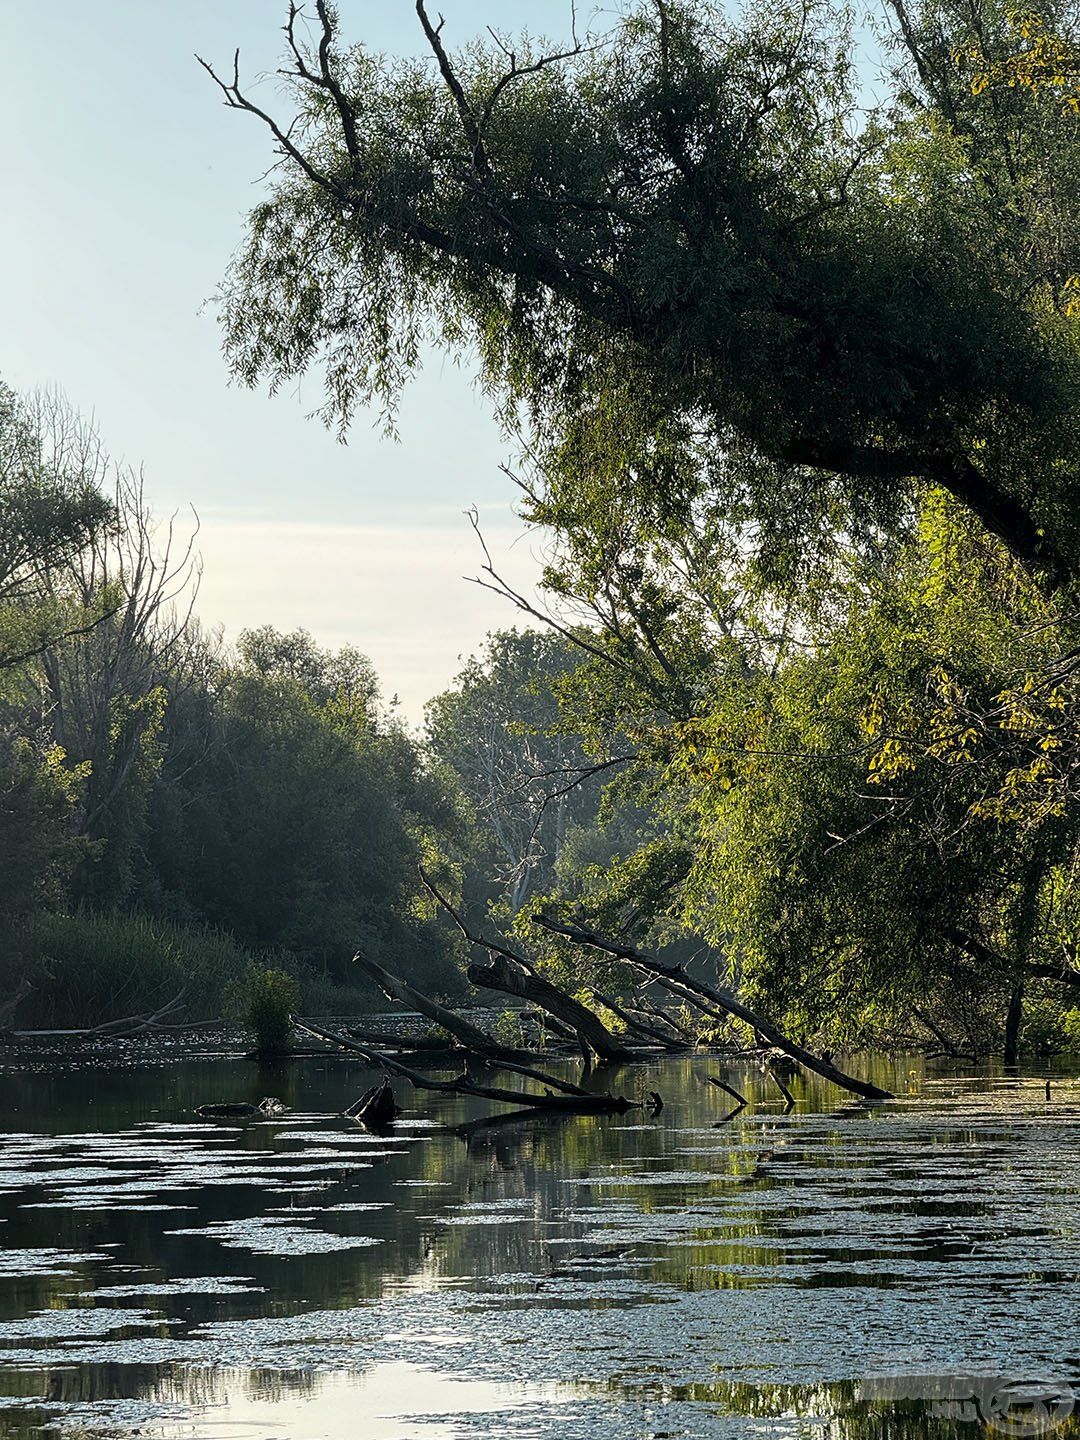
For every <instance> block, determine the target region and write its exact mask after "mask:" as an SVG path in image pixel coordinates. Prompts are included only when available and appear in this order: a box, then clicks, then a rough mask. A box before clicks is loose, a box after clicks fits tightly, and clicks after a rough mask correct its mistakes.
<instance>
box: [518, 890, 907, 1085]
mask: <svg viewBox="0 0 1080 1440" xmlns="http://www.w3.org/2000/svg"><path fill="white" fill-rule="evenodd" d="M534 921H535V923H536V924H537V925H539V926H541V927H542V928H543V929H544V930H548V931H550V932H551V933H552V934H553V935H562V936H563V938H564V939H566V940H569V941H570V943H571V944H572V945H582V946H586V947H587V948H589V949H593V950H600V951H602V952H603V953H604V954H605V955H613V956H615V957H616V959H619V960H625V961H626V963H627V964H629V965H632V966H633V967H634V968H635V969H636V970H638V971H639V972H641V973H643V974H646V975H651V976H653V977H654V978H655V979H657V980H660V981H662V982H663V983H664V984H665V985H667V987H668V988H669V989H670V990H671V991H672V993H673V994H676V995H683V996H694V997H700V998H702V999H704V1000H705V1001H707V1002H709V1003H710V1004H711V1005H714V1006H716V1007H718V1008H719V1009H720V1010H722V1011H724V1012H725V1013H726V1014H727V1015H730V1016H734V1017H735V1019H737V1020H742V1021H744V1022H745V1023H746V1024H747V1025H751V1026H753V1028H754V1029H755V1030H756V1031H758V1032H759V1033H760V1034H761V1035H763V1036H764V1037H765V1039H766V1040H768V1042H769V1043H770V1044H771V1045H775V1046H776V1048H777V1049H778V1050H782V1051H783V1052H784V1054H785V1055H790V1056H791V1058H792V1060H794V1061H796V1062H797V1063H798V1064H799V1065H802V1066H803V1067H804V1068H805V1069H807V1070H812V1071H813V1072H814V1074H815V1075H820V1076H821V1077H822V1079H824V1080H828V1081H830V1082H831V1083H832V1084H834V1085H839V1086H840V1087H841V1088H842V1089H844V1090H848V1091H850V1092H851V1094H853V1095H861V1096H862V1097H863V1098H864V1099H866V1100H891V1099H893V1098H894V1097H893V1095H892V1092H891V1091H889V1090H882V1089H881V1087H880V1086H878V1085H872V1084H871V1083H870V1082H869V1081H867V1080H859V1079H857V1078H856V1077H855V1076H853V1075H847V1074H845V1072H844V1071H843V1070H840V1069H838V1068H837V1067H836V1066H835V1065H834V1064H833V1063H832V1061H831V1060H827V1059H825V1058H824V1057H822V1056H819V1055H813V1054H811V1052H810V1051H809V1050H804V1049H803V1047H802V1046H801V1045H798V1044H797V1043H796V1042H795V1041H794V1040H790V1039H789V1038H788V1037H787V1036H786V1035H785V1034H783V1032H782V1031H780V1030H778V1029H777V1028H776V1026H775V1025H773V1024H771V1023H770V1022H769V1021H768V1020H766V1019H765V1018H764V1017H763V1016H761V1015H758V1014H757V1013H756V1012H755V1011H753V1010H751V1009H749V1008H748V1007H747V1006H746V1005H744V1004H743V1003H742V1002H741V1001H740V1000H736V999H735V997H734V995H730V994H727V993H726V992H725V991H722V990H716V989H714V988H713V987H712V986H711V985H706V984H704V983H703V982H702V981H700V980H696V979H694V977H693V976H692V975H690V974H688V973H687V971H686V969H685V968H684V967H683V966H682V965H668V964H667V963H666V962H665V961H663V960H660V959H658V958H657V957H656V956H654V955H647V954H645V953H644V952H643V951H641V950H637V949H635V948H634V947H633V946H631V945H620V944H618V943H617V942H615V941H612V940H606V939H605V938H604V937H603V936H602V935H597V934H595V933H594V932H593V931H591V930H585V929H582V928H581V927H579V926H577V925H563V924H561V923H560V922H558V921H556V920H552V919H550V918H548V917H547V916H544V915H537V916H535V917H534Z"/></svg>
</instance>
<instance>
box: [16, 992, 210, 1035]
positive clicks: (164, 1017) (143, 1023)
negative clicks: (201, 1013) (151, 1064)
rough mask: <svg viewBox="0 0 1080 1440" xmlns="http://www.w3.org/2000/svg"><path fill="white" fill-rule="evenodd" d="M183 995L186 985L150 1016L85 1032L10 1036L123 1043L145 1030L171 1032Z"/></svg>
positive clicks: (21, 1032) (130, 1017)
mask: <svg viewBox="0 0 1080 1440" xmlns="http://www.w3.org/2000/svg"><path fill="white" fill-rule="evenodd" d="M186 994H187V986H186V985H185V986H184V987H183V988H182V989H181V990H179V991H178V992H177V994H176V995H174V996H173V998H172V999H171V1000H169V1001H167V1002H166V1003H165V1004H164V1005H162V1006H160V1007H159V1008H158V1009H157V1010H154V1011H151V1012H150V1013H149V1014H144V1015H127V1016H125V1017H124V1018H123V1019H122V1020H106V1021H105V1022H104V1024H101V1025H94V1026H91V1027H90V1028H88V1029H84V1030H12V1031H10V1032H9V1033H10V1034H11V1036H12V1038H13V1039H15V1040H53V1039H55V1040H122V1039H127V1038H129V1037H130V1036H132V1035H141V1034H144V1033H145V1032H146V1031H148V1030H172V1029H175V1028H177V1027H176V1026H174V1025H170V1024H168V1023H166V1022H168V1021H169V1019H170V1017H171V1016H173V1015H175V1014H176V1013H177V1011H178V1010H181V1009H182V1008H183V1005H184V996H185V995H186Z"/></svg>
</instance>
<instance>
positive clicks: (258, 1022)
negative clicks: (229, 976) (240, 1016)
mask: <svg viewBox="0 0 1080 1440" xmlns="http://www.w3.org/2000/svg"><path fill="white" fill-rule="evenodd" d="M244 983H245V989H246V991H247V1005H246V1010H245V1016H244V1018H245V1021H246V1023H247V1026H248V1029H249V1030H250V1031H251V1033H252V1035H253V1036H254V1037H255V1049H256V1051H257V1053H258V1054H260V1055H284V1054H287V1052H288V1049H289V1040H290V1037H291V1035H292V1019H291V1017H292V1016H293V1014H295V1012H296V1010H297V1009H298V1008H299V1005H300V987H299V985H297V983H296V981H295V980H294V979H293V977H292V976H291V975H288V974H286V972H285V971H284V970H262V969H257V968H252V969H251V970H250V971H249V972H248V974H247V976H246V977H245V982H244Z"/></svg>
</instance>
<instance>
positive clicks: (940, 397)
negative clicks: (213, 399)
mask: <svg viewBox="0 0 1080 1440" xmlns="http://www.w3.org/2000/svg"><path fill="white" fill-rule="evenodd" d="M416 9H417V16H418V21H419V27H420V28H419V31H418V37H419V38H420V39H421V40H422V41H423V42H424V43H425V44H426V47H427V52H428V58H427V60H426V62H425V61H424V60H408V61H399V60H392V59H387V58H385V57H382V56H379V55H377V54H374V53H372V52H371V51H370V50H369V49H367V48H366V47H365V46H364V45H363V44H361V43H357V44H353V45H347V44H345V43H344V42H343V40H342V37H341V28H340V24H339V21H338V18H337V16H336V13H335V11H334V9H333V7H331V6H329V5H328V4H326V3H324V0H319V3H318V4H317V5H316V10H317V21H316V23H315V26H314V29H315V35H314V38H313V39H310V40H309V39H307V38H305V36H306V31H305V29H304V17H303V15H302V13H301V10H300V8H299V7H297V6H296V5H293V6H292V7H291V8H290V11H289V15H288V22H287V27H286V32H287V38H288V49H287V55H286V68H285V72H284V73H285V74H286V76H287V80H288V87H289V92H290V95H291V99H292V104H293V109H294V112H295V113H294V114H290V115H287V116H284V117H282V118H278V117H276V116H274V115H272V114H271V113H270V112H268V111H267V110H265V109H263V108H262V107H261V106H260V105H258V104H257V103H256V102H255V100H253V99H252V98H251V96H250V94H249V92H248V91H247V90H246V89H245V88H244V86H243V82H242V80H241V76H240V71H239V66H237V68H236V70H235V71H234V73H233V74H231V75H230V76H228V77H226V78H224V79H219V84H220V85H221V89H222V91H223V92H224V95H225V98H226V100H227V102H228V104H229V105H231V106H233V107H236V108H239V109H243V110H247V111H250V112H252V113H254V114H255V115H256V116H258V117H259V118H260V119H261V120H262V121H263V122H265V123H266V124H267V125H268V126H269V127H270V129H271V131H272V133H273V136H274V138H275V143H276V146H277V149H278V152H279V155H280V165H279V166H278V169H277V180H276V184H275V187H274V190H273V193H272V195H271V196H270V198H269V199H268V200H267V201H265V202H264V203H262V204H261V205H259V206H258V207H257V208H256V209H255V210H254V212H253V213H252V215H251V217H250V222H249V226H248V237H247V241H246V244H245V245H244V247H243V248H242V249H241V251H240V252H239V254H238V256H237V258H236V260H235V262H234V264H233V266H232V268H231V270H230V272H229V275H228V277H227V279H226V281H225V284H224V287H223V290H222V294H221V310H222V317H223V323H224V326H225V338H226V348H227V351H228V354H229V357H230V360H231V363H232V366H233V368H234V370H235V372H236V373H237V374H238V375H240V376H241V377H242V378H244V379H245V380H247V381H248V382H250V383H255V382H257V381H259V380H262V379H268V380H269V381H270V382H271V383H272V384H281V383H283V382H284V381H286V380H288V379H289V378H290V377H293V376H295V375H297V374H300V373H302V372H303V371H305V370H306V369H307V368H308V367H309V366H311V365H312V364H316V363H318V364H322V365H323V366H325V373H326V386H327V400H326V414H327V415H328V417H331V418H336V419H337V420H339V421H341V422H344V421H345V420H347V418H348V417H349V415H350V414H351V413H352V411H353V409H354V407H355V406H357V405H361V404H368V403H369V402H371V401H373V400H375V401H377V402H378V403H380V404H381V405H382V407H383V408H384V410H385V411H387V412H392V410H393V405H394V402H395V399H396V396H397V394H398V392H399V390H400V387H401V385H402V384H403V383H404V381H405V379H406V378H407V376H408V375H409V373H410V372H411V371H413V370H414V369H415V368H416V366H417V364H418V363H419V361H420V358H421V355H422V352H423V349H424V346H425V344H426V343H427V342H428V341H429V340H432V339H434V340H437V341H439V342H441V343H443V344H446V345H448V346H450V347H452V348H454V349H456V350H461V349H463V348H469V347H475V349H476V350H477V351H478V353H479V356H480V361H481V365H482V370H483V375H484V377H485V380H486V383H487V385H488V387H489V390H490V392H491V394H492V395H493V397H494V398H495V399H496V401H497V403H498V404H499V406H500V409H501V411H502V414H503V416H504V418H505V419H506V420H507V422H508V423H509V424H511V425H512V426H514V427H524V429H525V431H526V432H527V437H526V443H527V451H528V455H529V458H530V461H531V463H532V464H533V465H534V467H535V470H536V473H537V474H538V475H539V476H540V477H542V481H543V484H544V485H545V487H546V488H547V489H548V491H549V492H558V491H559V490H560V488H562V489H566V488H572V487H573V486H574V485H575V484H576V483H577V482H578V481H579V479H580V477H581V476H582V475H585V474H587V475H589V476H591V477H592V478H593V479H595V478H596V476H597V475H599V474H609V475H611V476H612V477H613V478H614V479H615V480H616V481H617V483H618V484H619V486H620V487H621V488H622V489H623V490H624V491H626V492H630V493H632V492H633V491H634V490H635V488H636V487H637V488H642V489H645V490H649V491H654V492H659V493H660V494H662V495H664V496H665V497H666V498H667V500H668V503H669V504H670V506H671V507H672V509H673V510H681V511H682V512H683V513H685V512H686V511H687V509H688V508H689V507H691V506H692V505H693V504H694V503H695V502H697V501H699V500H701V499H702V497H704V498H705V500H706V501H707V503H709V504H710V505H712V506H715V507H719V508H720V509H721V510H722V511H723V512H724V513H725V514H733V513H738V514H740V515H744V516H746V517H747V518H748V519H750V520H751V521H752V522H753V524H754V526H755V527H756V531H757V534H758V536H759V539H760V541H761V543H762V544H763V545H765V546H766V547H767V546H768V545H769V544H771V543H772V542H773V541H774V539H775V537H776V536H777V534H778V533H781V534H786V535H787V536H789V537H794V538H795V539H796V540H801V541H805V540H807V539H810V540H814V539H816V537H817V535H818V534H819V532H820V531H821V530H822V529H823V528H824V529H835V527H836V526H837V525H842V526H844V527H847V528H860V527H865V526H867V525H886V526H895V525H896V524H897V523H898V522H899V520H900V519H901V518H902V517H904V516H905V515H910V512H911V507H912V495H913V488H912V487H913V483H914V482H919V483H922V484H932V485H936V486H939V487H942V488H944V489H946V490H947V491H949V492H950V493H951V494H953V495H954V496H955V497H956V498H957V499H958V500H959V501H960V502H961V503H962V504H963V505H965V506H966V507H967V508H969V509H970V510H972V511H973V512H974V513H975V514H976V515H977V516H978V517H979V518H980V520H981V521H982V522H983V523H984V524H985V525H986V526H987V527H988V528H989V529H991V530H992V531H993V532H995V533H996V534H997V535H999V536H1000V537H1001V538H1002V539H1003V540H1004V541H1005V542H1006V544H1007V545H1008V546H1009V547H1010V549H1011V550H1012V552H1013V553H1014V554H1015V555H1016V556H1018V557H1019V558H1020V559H1021V560H1023V561H1024V563H1025V564H1027V565H1028V566H1029V567H1030V568H1032V569H1033V570H1034V571H1035V572H1036V573H1038V574H1039V575H1040V576H1041V577H1042V579H1043V581H1044V583H1046V584H1049V585H1051V586H1057V585H1061V584H1065V583H1067V582H1070V581H1071V580H1072V579H1073V577H1074V576H1075V571H1076V565H1077V559H1078V546H1080V532H1078V528H1077V515H1078V513H1080V506H1078V500H1080V496H1078V493H1077V464H1078V458H1080V447H1078V428H1077V427H1078V420H1077V416H1078V414H1080V407H1078V405H1077V395H1078V377H1080V368H1078V367H1080V357H1078V354H1077V328H1078V327H1077V317H1076V310H1077V305H1076V295H1077V288H1076V287H1077V284H1078V283H1080V282H1078V281H1077V272H1078V271H1080V256H1078V254H1077V250H1078V246H1080V241H1078V240H1077V236H1078V235H1080V225H1078V224H1077V220H1078V219H1080V215H1078V213H1077V212H1078V207H1080V200H1078V196H1080V185H1078V184H1077V179H1078V158H1077V156H1078V147H1077V141H1076V126H1077V123H1078V117H1077V113H1076V104H1075V93H1076V83H1077V64H1076V51H1077V33H1078V32H1077V17H1076V15H1075V13H1074V11H1073V10H1071V9H1065V8H1063V7H1060V6H1049V7H1047V8H1045V9H1044V10H1042V11H1040V12H1039V13H1038V15H1034V14H1033V15H1031V16H1028V17H1027V18H1026V19H1023V18H1022V17H1021V18H1020V19H1018V18H1017V15H1016V13H1015V12H1014V11H1012V10H1011V9H1010V8H1009V7H1008V5H1007V4H1004V3H1000V0H979V3H978V4H976V5H975V6H970V7H969V6H967V5H960V4H957V3H955V0H925V4H923V5H922V6H921V7H919V8H917V9H915V10H910V9H908V8H906V5H905V3H904V0H893V8H892V10H891V11H890V15H891V32H890V37H889V38H890V39H891V42H892V44H891V50H890V54H891V56H892V62H891V65H890V69H889V77H888V94H887V97H886V98H885V100H883V101H882V102H881V103H880V104H878V105H876V106H874V107H872V108H871V107H868V106H867V105H866V104H865V102H864V99H863V96H862V92H861V87H860V79H861V77H862V76H863V75H864V72H865V69H866V67H867V65H868V64H869V63H871V61H872V58H873V57H871V56H868V55H867V54H865V53H863V54H860V52H859V50H858V48H857V46H856V44H855V42H854V40H853V37H852V34H851V30H850V25H849V22H848V17H847V13H846V11H844V10H842V9H840V8H837V7H832V6H830V5H829V4H827V3H823V0H804V3H803V4H802V5H793V4H791V3H788V0H772V3H770V4H768V5H766V6H764V7H761V6H757V7H754V8H753V9H752V10H748V11H747V12H746V14H745V15H744V16H743V17H742V18H741V19H738V20H733V19H731V18H729V16H728V15H727V14H726V13H725V12H723V11H722V10H721V9H720V8H719V7H716V6H713V5H711V4H685V3H678V0H648V3H638V4H631V5H629V6H628V7H627V8H625V9H624V10H623V12H622V13H621V15H620V17H619V19H618V21H617V23H616V24H615V25H614V27H613V28H612V30H611V31H609V32H608V33H606V34H604V35H600V36H590V37H580V38H572V39H571V41H570V42H569V43H568V44H567V45H565V46H563V47H561V48H555V49H549V48H545V47H543V46H541V45H540V44H539V43H538V42H534V41H532V40H529V39H527V38H522V39H520V40H516V41H515V40H511V39H509V38H508V37H505V36H500V35H497V34H493V35H492V36H491V37H490V38H489V39H487V40H484V41H476V42H473V43H471V44H468V45H465V46H462V47H458V48H456V49H453V50H451V48H450V45H449V40H448V38H447V36H446V33H445V27H444V26H443V25H442V23H441V22H440V23H438V24H436V23H434V22H433V21H432V19H431V17H430V15H429V14H428V11H427V9H426V7H425V4H424V3H423V0H418V3H417V7H416ZM208 68H209V67H208ZM212 73H213V72H212Z"/></svg>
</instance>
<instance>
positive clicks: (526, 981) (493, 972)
mask: <svg viewBox="0 0 1080 1440" xmlns="http://www.w3.org/2000/svg"><path fill="white" fill-rule="evenodd" d="M420 878H421V880H422V881H423V883H424V886H425V888H426V889H427V891H428V893H429V894H430V895H431V896H432V897H433V898H434V899H435V901H436V902H437V903H438V904H439V905H441V906H442V908H443V909H444V910H445V911H446V913H447V914H448V915H449V916H450V918H451V919H452V920H453V922H454V924H455V925H456V926H457V928H458V929H459V930H460V931H461V933H462V935H463V936H464V937H465V939H466V940H467V941H468V942H469V944H470V945H475V946H476V947H477V949H480V950H486V951H487V952H488V954H489V956H490V957H491V958H490V960H489V961H488V962H487V964H485V965H477V964H473V965H470V966H469V969H468V976H469V980H470V981H471V982H472V984H473V985H476V986H478V987H480V988H481V989H484V990H497V991H500V992H501V993H503V994H505V995H513V996H514V997H515V998H517V999H519V1000H527V1001H529V1002H530V1004H533V1005H536V1006H539V1008H540V1009H541V1010H543V1011H545V1012H546V1013H547V1014H548V1015H553V1016H554V1017H555V1019H556V1020H557V1021H559V1022H560V1023H561V1024H563V1025H566V1026H568V1027H569V1028H570V1029H571V1030H572V1031H573V1032H574V1034H575V1035H576V1036H577V1037H578V1040H579V1042H580V1044H581V1045H582V1047H583V1048H585V1049H588V1050H591V1051H592V1052H593V1053H595V1054H596V1055H597V1057H598V1058H599V1059H601V1060H605V1061H609V1062H619V1061H624V1060H631V1059H633V1058H634V1052H633V1051H632V1050H630V1049H628V1048H627V1047H626V1046H625V1045H623V1044H621V1043H620V1042H619V1040H618V1039H617V1038H616V1037H615V1036H614V1035H613V1034H612V1033H611V1031H610V1030H609V1029H608V1028H607V1026H606V1025H605V1024H604V1022H603V1021H602V1020H601V1019H600V1018H599V1016H597V1015H594V1014H593V1012H592V1011H591V1010H590V1009H589V1008H588V1007H587V1006H585V1005H582V1004H581V1003H580V1001H578V1000H575V999H574V998H573V996H572V995H567V993H566V992H565V991H564V990H560V989H559V988H558V986H556V985H553V984H552V983H551V981H550V980H546V979H545V978H544V977H543V976H542V975H539V974H537V972H536V968H535V966H533V965H532V964H531V963H530V962H529V961H528V960H526V958H525V956H524V955H521V954H519V953H518V952H517V951H516V950H511V949H510V948H509V947H508V946H506V945H504V944H502V943H501V942H500V941H497V940H491V939H489V938H488V937H487V936H484V935H479V934H476V933H475V932H474V931H472V930H470V929H469V927H468V925H467V924H466V923H465V920H464V918H463V917H462V916H461V915H460V914H459V912H458V911H457V910H456V909H455V908H454V906H453V905H452V904H451V903H450V901H449V900H448V899H447V898H446V896H445V895H442V894H440V892H439V891H438V890H437V889H436V888H435V886H434V885H433V884H432V882H431V880H430V879H429V878H428V876H427V875H426V874H425V873H424V871H423V870H421V871H420Z"/></svg>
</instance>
